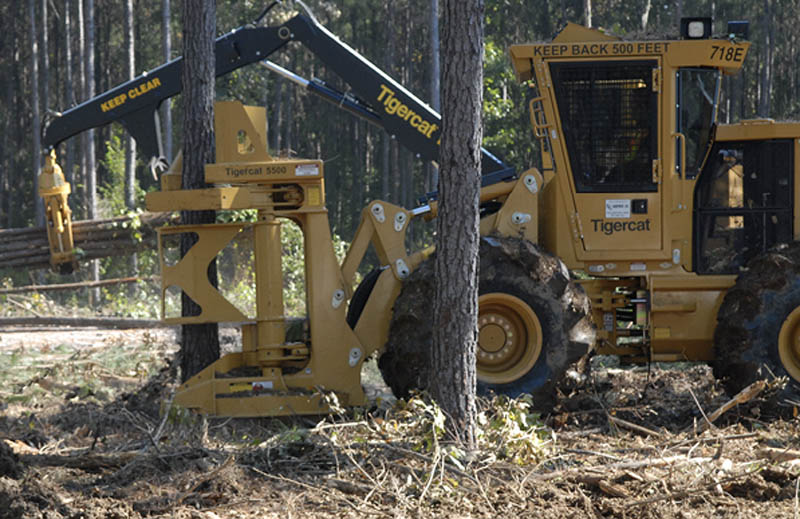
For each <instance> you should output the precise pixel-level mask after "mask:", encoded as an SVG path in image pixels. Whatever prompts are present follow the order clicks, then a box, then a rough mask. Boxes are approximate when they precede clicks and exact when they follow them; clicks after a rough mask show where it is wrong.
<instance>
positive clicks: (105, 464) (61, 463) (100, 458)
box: [20, 452, 139, 472]
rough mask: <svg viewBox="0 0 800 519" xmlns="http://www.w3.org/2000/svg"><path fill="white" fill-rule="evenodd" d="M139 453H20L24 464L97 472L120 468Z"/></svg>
mask: <svg viewBox="0 0 800 519" xmlns="http://www.w3.org/2000/svg"><path fill="white" fill-rule="evenodd" d="M138 455H139V453H138V452H122V453H118V454H82V455H80V456H57V455H53V454H21V455H20V459H21V460H22V462H23V463H25V464H26V465H38V466H44V467H68V468H71V469H80V470H83V471H86V472H99V471H101V470H105V469H112V468H120V467H122V466H124V465H126V464H127V463H128V462H130V461H132V460H133V459H134V458H136V457H137V456H138Z"/></svg>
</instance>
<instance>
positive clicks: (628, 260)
mask: <svg viewBox="0 0 800 519" xmlns="http://www.w3.org/2000/svg"><path fill="white" fill-rule="evenodd" d="M304 23H305V22H304ZM698 24H699V25H698ZM708 24H710V21H707V20H704V19H698V20H688V21H687V23H686V25H685V27H686V28H688V30H687V31H685V33H684V35H683V38H682V39H680V40H669V41H624V40H621V39H619V38H616V37H612V36H609V35H606V34H603V33H602V32H600V31H597V30H592V29H586V28H584V27H580V26H577V25H574V24H570V25H568V26H567V27H566V28H565V29H564V30H563V31H562V32H561V33H560V34H559V35H558V36H557V37H556V38H555V39H554V40H553V41H552V42H550V43H546V44H535V45H516V46H512V47H511V49H510V52H511V58H512V62H513V66H514V70H515V71H516V74H517V77H518V78H519V80H520V81H523V82H527V83H528V84H529V86H530V88H531V91H532V93H533V96H532V99H531V100H530V105H529V108H530V115H531V124H532V127H533V133H534V136H535V137H536V138H537V139H538V140H539V141H540V145H541V150H542V169H541V172H540V171H539V170H536V169H531V170H528V171H526V172H524V173H522V174H514V175H507V174H506V171H500V172H498V173H502V174H503V175H500V176H498V175H491V178H489V179H487V178H486V177H485V182H484V186H483V187H482V189H481V196H480V200H481V215H482V219H481V227H480V232H481V235H482V240H481V250H480V254H481V258H480V261H481V264H480V277H479V291H480V296H479V297H480V298H479V322H478V330H479V341H478V350H477V373H478V386H479V387H478V389H479V391H496V392H501V393H506V394H509V395H512V396H515V395H518V394H520V393H529V394H532V395H533V396H534V402H535V405H536V406H537V407H538V408H539V409H540V410H544V411H546V410H548V409H550V408H551V405H552V404H553V402H554V395H555V394H556V392H557V391H558V389H559V388H560V387H561V384H563V383H564V382H565V381H567V380H568V379H570V378H575V377H570V375H573V374H574V372H573V371H572V366H573V365H574V364H575V363H576V362H578V361H581V360H584V359H585V358H586V355H587V353H588V352H590V351H591V350H592V349H594V350H595V351H596V352H598V353H601V354H613V355H618V356H620V357H621V358H622V359H623V360H624V361H626V362H634V363H644V362H651V361H687V360H688V361H712V362H713V363H714V369H715V373H716V374H717V375H718V376H720V377H721V378H723V380H724V381H725V382H726V384H727V387H728V389H730V390H732V391H735V390H738V389H740V388H741V387H743V385H745V384H747V383H749V382H750V381H752V380H754V379H756V378H763V377H766V376H769V374H770V373H772V374H775V375H789V376H790V377H791V378H792V382H791V383H790V384H789V385H788V386H787V389H786V390H785V391H786V392H785V393H784V394H786V395H795V394H796V393H798V389H797V388H798V383H800V347H798V344H800V245H794V244H792V243H793V242H794V241H795V240H796V239H797V238H798V234H799V233H800V213H798V204H797V200H798V199H800V182H798V173H800V124H797V123H776V122H774V121H771V120H753V121H743V122H740V123H737V124H733V125H718V124H717V118H718V102H719V93H720V84H721V79H722V76H723V75H725V74H734V73H736V72H737V71H738V70H739V69H740V68H741V67H742V64H743V62H744V59H745V56H746V55H747V52H748V49H749V43H747V42H745V41H742V40H741V39H740V38H738V37H737V36H736V35H735V34H734V33H733V32H732V31H729V32H731V35H730V36H729V37H727V38H724V39H708V38H707V36H708V35H709V34H710V32H711V31H710V25H708ZM738 28H739V29H740V28H741V27H738ZM276 34H277V37H284V36H285V37H289V35H293V34H295V33H293V32H283V33H281V32H280V31H278V32H276ZM281 34H283V35H284V36H281ZM298 34H299V29H298ZM338 45H341V44H338ZM348 52H350V53H352V52H353V51H352V50H351V49H348ZM283 72H286V71H283ZM367 79H369V80H372V79H376V81H377V82H376V83H375V85H374V86H375V92H376V96H380V95H383V94H380V92H384V94H385V92H386V91H387V89H388V87H386V86H385V85H384V84H383V83H381V82H382V81H388V79H386V77H385V76H383V75H375V77H374V78H373V77H372V76H369V77H368V78H367ZM391 92H392V96H395V95H397V96H398V97H397V99H398V101H397V102H398V103H401V101H400V97H399V96H401V95H403V96H406V97H403V98H402V106H403V107H405V110H404V113H405V115H408V114H412V115H413V116H412V115H408V117H406V118H405V120H403V114H402V113H394V112H391V111H388V110H386V113H383V112H380V110H374V111H370V110H366V111H365V112H363V113H362V115H363V114H364V113H365V114H367V115H366V117H368V118H369V117H373V118H374V117H378V116H379V117H380V118H381V124H382V125H385V127H387V128H389V127H391V126H390V123H391V124H396V125H397V126H396V131H398V132H401V131H407V134H406V137H407V138H408V143H411V144H410V145H413V144H414V142H416V141H414V139H417V140H420V142H422V144H423V145H425V146H428V145H430V143H431V142H433V141H432V140H431V139H429V138H428V136H427V135H422V136H420V135H418V134H419V133H420V132H419V131H418V128H417V129H416V130H415V129H414V128H411V127H408V128H406V127H405V126H403V125H406V126H408V125H412V126H413V122H414V121H416V122H417V124H418V125H419V124H421V123H420V121H423V120H426V121H427V119H425V117H428V118H430V119H431V120H435V117H438V114H432V115H430V114H428V112H426V110H429V109H428V108H427V107H425V106H422V105H421V104H420V103H421V102H419V101H418V100H417V99H416V98H413V97H410V94H408V95H407V93H404V92H401V87H399V86H398V85H394V84H393V86H392V88H391ZM365 97H366V96H365ZM380 99H381V98H380V97H377V101H375V100H372V101H374V102H375V107H376V108H382V107H383V105H381V104H380V102H379V101H380ZM367 101H370V99H367ZM398 106H400V105H399V104H398ZM409 107H413V108H409ZM352 109H353V110H355V111H358V110H362V109H363V105H359V106H356V107H355V108H352ZM401 111H402V110H400V109H399V108H398V109H397V110H396V112H401ZM418 114H423V115H424V117H423V115H418ZM415 117H416V119H415ZM393 118H396V119H397V120H395V119H393ZM426 124H428V125H429V128H431V129H432V130H431V131H433V128H434V125H431V124H432V123H429V122H426ZM265 127H266V122H265V111H264V109H263V108H255V107H243V106H242V105H241V104H239V103H230V102H229V103H220V104H218V105H217V108H216V120H215V130H216V139H217V154H216V157H217V163H215V164H208V165H206V170H205V177H206V182H207V183H208V184H210V185H212V187H209V188H206V189H201V190H181V189H180V185H181V183H180V176H179V174H177V173H175V171H179V169H180V168H179V167H177V166H176V165H173V169H172V170H171V172H170V173H168V174H166V175H164V176H163V177H162V191H160V192H155V193H150V194H148V196H147V207H148V209H149V210H151V211H176V210H206V209H213V210H216V211H228V210H231V211H235V210H242V209H255V210H257V212H258V218H257V221H255V222H252V223H241V224H239V223H237V224H211V225H202V226H177V227H168V228H165V229H162V230H161V232H160V238H159V242H160V247H159V248H160V251H161V258H162V262H161V267H162V283H163V290H162V293H166V291H167V290H168V289H170V288H171V287H177V288H178V289H180V290H182V291H184V292H185V293H186V294H187V295H188V296H189V297H191V298H192V299H193V300H194V301H195V302H197V303H198V305H199V306H200V307H201V308H202V312H201V313H200V314H199V315H197V316H193V317H183V318H169V319H168V322H171V323H184V324H185V323H200V322H230V321H232V322H240V323H243V324H242V351H241V352H236V353H233V354H229V355H226V356H224V357H223V358H221V359H220V360H219V361H217V362H216V363H214V364H212V365H211V366H209V367H207V368H206V369H204V370H203V371H202V372H200V373H198V374H197V375H195V376H194V377H192V378H191V379H190V380H188V381H187V382H186V383H185V384H183V385H182V386H181V387H180V388H179V391H178V393H177V396H176V402H177V403H179V404H180V405H182V406H185V407H187V408H192V409H197V410H200V411H202V412H205V413H209V414H213V415H225V416H272V415H287V414H303V413H321V412H325V411H327V410H328V407H327V403H326V401H325V399H323V398H322V391H329V392H333V393H335V394H336V395H337V396H338V400H339V402H341V403H343V404H346V405H360V404H363V403H364V392H363V390H362V387H361V383H360V380H361V379H360V374H361V367H362V364H363V362H364V360H365V359H366V358H368V357H370V356H371V355H373V354H378V355H379V356H380V360H379V365H380V368H381V371H382V373H383V375H384V378H385V380H386V381H387V383H388V384H389V385H390V386H391V388H392V389H393V391H394V392H395V394H397V395H398V396H405V395H407V394H408V392H409V391H410V390H411V389H414V388H417V387H420V386H424V384H425V383H426V380H428V378H429V377H430V376H431V374H430V373H428V369H429V365H428V362H427V350H428V348H429V347H430V344H431V336H432V333H431V326H432V319H431V315H432V306H433V303H432V293H431V290H432V286H433V285H432V276H433V269H432V266H431V263H432V262H431V261H430V260H429V256H430V255H431V254H433V250H431V249H426V250H420V251H409V250H408V249H407V246H406V232H407V230H408V226H409V224H410V222H411V221H412V220H413V219H415V218H419V217H422V218H424V219H431V218H435V216H436V213H437V205H436V198H435V197H430V198H428V200H427V201H426V202H424V203H423V204H422V205H421V206H420V207H417V208H415V209H405V208H402V207H398V206H396V205H393V204H390V203H387V202H383V201H374V202H372V203H370V204H369V205H368V206H367V207H366V208H364V210H363V211H362V216H361V224H360V226H359V228H358V230H357V232H356V235H355V236H354V238H353V240H352V243H351V244H350V247H349V251H348V254H347V256H346V258H345V259H344V260H343V261H342V262H341V263H339V261H338V260H337V258H336V255H335V254H334V249H333V245H332V239H331V233H330V227H329V222H328V217H327V211H326V209H325V190H324V165H323V163H322V162H321V161H318V160H302V159H276V158H273V157H271V156H270V155H269V154H268V153H267V147H266V137H265V131H264V128H265ZM434 140H435V139H434ZM426 149H427V148H426ZM487 156H488V157H490V158H493V157H492V156H491V155H490V154H487V153H485V154H484V157H487ZM497 162H498V163H499V164H502V163H501V162H500V161H497ZM54 167H55V168H57V166H54ZM53 171H56V170H55V169H54V168H51V169H49V170H46V172H48V173H43V177H42V178H45V174H49V175H53V178H54V179H55V180H54V181H52V182H42V186H44V187H42V194H43V195H45V196H46V201H47V204H48V215H49V217H48V218H49V220H48V221H49V222H51V223H50V224H49V227H50V228H52V230H53V233H52V234H51V246H52V247H53V251H54V261H55V262H56V263H58V262H60V261H63V258H61V257H60V256H57V254H58V253H60V251H63V250H67V249H68V248H69V238H68V234H69V233H68V230H69V212H68V210H66V211H65V209H64V208H65V207H66V205H65V203H64V200H65V197H66V194H68V193H69V186H68V184H67V185H66V187H65V186H64V185H63V183H60V182H59V181H58V178H59V177H58V174H57V173H55V174H54V173H53ZM283 219H289V220H292V221H294V222H296V223H297V224H298V225H299V226H300V228H301V230H302V232H303V235H304V243H305V261H306V267H305V269H306V272H305V274H306V290H307V307H308V315H307V319H306V328H307V333H305V334H304V335H303V336H302V337H299V338H297V337H292V339H291V340H287V335H286V332H285V330H286V317H285V316H284V308H283V300H282V292H281V289H282V271H281V246H280V240H279V238H280V225H281V223H280V222H281V220H283ZM246 227H250V228H252V231H253V235H254V255H253V257H254V263H253V267H252V268H253V270H254V272H255V278H256V298H257V305H256V312H255V315H244V313H243V312H242V311H241V310H240V309H238V308H236V307H235V306H234V305H233V304H231V303H230V302H229V301H228V300H226V299H225V298H224V297H223V295H222V294H221V292H220V291H219V290H217V289H215V288H214V287H213V286H212V285H211V283H210V282H209V281H208V278H207V267H208V264H209V262H210V261H211V260H212V259H213V258H215V257H216V256H217V254H218V253H219V252H220V251H221V250H222V249H223V248H224V247H225V246H226V245H227V244H228V243H229V242H230V241H231V240H232V239H233V238H234V237H235V236H236V235H237V234H238V233H240V232H242V230H243V229H244V228H246ZM181 233H195V234H197V236H198V241H197V243H196V245H194V247H192V249H190V251H189V252H188V253H187V254H186V256H185V257H183V258H182V259H181V260H180V261H179V262H177V263H176V264H174V265H170V264H168V262H167V261H166V259H165V246H164V245H163V244H164V243H165V242H166V241H168V240H169V239H170V237H172V236H174V235H176V234H181ZM786 243H789V244H790V245H789V246H788V247H786V246H785V247H784V248H783V249H782V250H781V251H778V252H773V249H774V248H775V247H776V246H780V244H786ZM370 245H372V247H373V248H374V250H375V252H376V254H377V257H378V261H379V264H380V267H379V268H377V269H375V270H373V271H372V272H371V273H369V274H368V275H367V276H366V277H365V278H364V280H363V281H362V282H361V283H360V284H359V285H358V286H355V281H354V280H355V275H356V271H357V269H358V268H359V266H360V265H361V264H362V261H363V259H364V256H365V254H366V252H367V249H368V247H369V246H370ZM748 265H749V267H748V270H747V271H746V272H745V273H744V274H742V275H741V276H739V274H740V273H742V272H744V270H745V267H746V266H748ZM776 265H777V266H776ZM570 271H572V272H573V273H577V275H576V277H577V279H573V278H571V276H570ZM737 276H739V277H738V278H737ZM737 279H738V280H737ZM764 287H768V288H769V291H771V292H769V293H768V291H767V290H765V289H764ZM776 294H777V295H776ZM590 303H591V306H590ZM718 323H719V324H718Z"/></svg>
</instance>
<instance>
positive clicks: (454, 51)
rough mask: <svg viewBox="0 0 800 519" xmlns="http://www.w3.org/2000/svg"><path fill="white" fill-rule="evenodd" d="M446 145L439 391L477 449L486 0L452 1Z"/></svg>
mask: <svg viewBox="0 0 800 519" xmlns="http://www.w3.org/2000/svg"><path fill="white" fill-rule="evenodd" d="M442 17H443V20H442V57H443V60H442V128H443V130H442V143H441V148H440V150H439V166H440V168H441V170H440V172H439V217H438V218H437V220H436V230H437V237H436V260H435V261H436V263H435V272H436V283H435V285H436V290H435V296H434V316H433V319H434V326H433V329H434V330H435V332H434V346H433V348H432V350H431V366H432V368H431V373H432V374H433V376H432V377H431V378H432V380H430V388H431V394H432V395H433V397H434V399H435V400H436V401H437V402H438V403H439V405H440V406H441V407H442V410H443V411H444V412H445V415H446V416H448V417H449V421H448V423H449V428H450V430H451V432H453V433H454V434H455V435H456V437H458V438H459V439H460V440H461V441H462V442H463V443H464V444H465V446H466V447H467V448H468V449H470V450H471V449H474V448H475V442H476V438H475V435H476V428H477V411H476V404H475V386H476V374H475V347H476V344H477V333H478V330H477V322H478V284H477V279H478V276H477V275H478V243H479V242H478V240H479V233H478V231H479V227H478V196H479V191H480V171H481V155H480V147H481V138H482V134H483V124H482V120H481V113H482V106H481V105H482V98H483V72H482V60H483V32H482V27H481V20H482V18H483V1H482V0H461V1H459V0H444V2H443V13H442Z"/></svg>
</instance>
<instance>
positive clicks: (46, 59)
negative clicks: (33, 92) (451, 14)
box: [42, 0, 50, 113]
mask: <svg viewBox="0 0 800 519" xmlns="http://www.w3.org/2000/svg"><path fill="white" fill-rule="evenodd" d="M47 2H48V0H42V109H43V110H44V113H47V111H48V109H49V108H50V53H49V49H48V41H47V40H48V33H47V18H48V16H47Z"/></svg>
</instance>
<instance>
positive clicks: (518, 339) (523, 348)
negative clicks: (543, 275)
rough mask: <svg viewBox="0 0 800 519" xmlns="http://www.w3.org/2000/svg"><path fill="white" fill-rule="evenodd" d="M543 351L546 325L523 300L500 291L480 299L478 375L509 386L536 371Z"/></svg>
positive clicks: (477, 351)
mask: <svg viewBox="0 0 800 519" xmlns="http://www.w3.org/2000/svg"><path fill="white" fill-rule="evenodd" d="M541 352H542V325H541V324H540V323H539V318H538V317H536V313H535V312H534V311H533V310H532V309H531V307H529V306H528V305H527V304H526V303H525V302H524V301H523V300H521V299H519V298H518V297H514V296H512V295H509V294H502V293H499V292H496V293H491V294H484V295H482V296H480V298H479V299H478V347H477V349H476V352H475V353H476V355H475V356H476V359H477V374H478V379H479V380H480V381H481V382H486V383H489V384H507V383H509V382H513V381H515V380H517V379H519V378H521V377H522V376H523V375H525V374H526V373H527V372H529V371H530V370H531V368H533V365H534V364H536V361H537V359H538V358H539V355H540V354H541Z"/></svg>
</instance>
